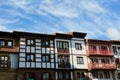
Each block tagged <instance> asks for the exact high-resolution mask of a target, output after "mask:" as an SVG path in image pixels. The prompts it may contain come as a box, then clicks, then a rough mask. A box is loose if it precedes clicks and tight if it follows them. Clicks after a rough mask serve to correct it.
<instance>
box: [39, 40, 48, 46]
mask: <svg viewBox="0 0 120 80" xmlns="http://www.w3.org/2000/svg"><path fill="white" fill-rule="evenodd" d="M46 43H47V44H46ZM49 46H50V41H49V40H41V47H49Z"/></svg>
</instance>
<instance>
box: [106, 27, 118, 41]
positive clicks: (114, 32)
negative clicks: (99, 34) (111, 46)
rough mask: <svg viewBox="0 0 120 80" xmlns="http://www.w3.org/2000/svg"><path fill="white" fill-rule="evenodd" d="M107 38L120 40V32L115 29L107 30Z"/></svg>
mask: <svg viewBox="0 0 120 80" xmlns="http://www.w3.org/2000/svg"><path fill="white" fill-rule="evenodd" d="M107 34H108V37H109V38H110V39H111V40H119V39H120V32H119V31H118V30H117V29H116V28H112V27H111V28H109V29H108V30H107Z"/></svg>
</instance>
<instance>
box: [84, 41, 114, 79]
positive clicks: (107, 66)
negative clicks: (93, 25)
mask: <svg viewBox="0 0 120 80" xmlns="http://www.w3.org/2000/svg"><path fill="white" fill-rule="evenodd" d="M86 48H87V56H88V70H89V77H90V78H91V79H92V80H94V79H95V80H96V79H97V80H98V79H100V80H115V78H114V75H115V74H114V72H115V70H116V65H115V62H114V54H113V51H112V44H111V42H110V41H104V40H93V39H87V40H86Z"/></svg>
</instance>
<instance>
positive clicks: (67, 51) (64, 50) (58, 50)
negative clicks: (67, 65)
mask: <svg viewBox="0 0 120 80" xmlns="http://www.w3.org/2000/svg"><path fill="white" fill-rule="evenodd" d="M57 52H58V53H69V49H57Z"/></svg>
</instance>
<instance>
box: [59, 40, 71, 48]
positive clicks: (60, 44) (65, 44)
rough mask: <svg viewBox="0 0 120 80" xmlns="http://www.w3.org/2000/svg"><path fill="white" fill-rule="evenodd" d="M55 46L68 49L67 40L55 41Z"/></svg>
mask: <svg viewBox="0 0 120 80" xmlns="http://www.w3.org/2000/svg"><path fill="white" fill-rule="evenodd" d="M57 48H58V49H68V48H69V44H68V42H67V41H57Z"/></svg>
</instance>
